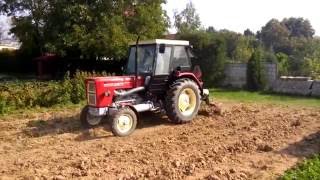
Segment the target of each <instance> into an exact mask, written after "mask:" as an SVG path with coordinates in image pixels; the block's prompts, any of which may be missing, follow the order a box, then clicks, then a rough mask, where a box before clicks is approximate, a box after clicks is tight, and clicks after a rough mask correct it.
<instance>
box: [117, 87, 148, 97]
mask: <svg viewBox="0 0 320 180" xmlns="http://www.w3.org/2000/svg"><path fill="white" fill-rule="evenodd" d="M144 90H145V87H137V88H134V89H131V90H129V91H125V92H119V91H114V93H115V95H116V96H120V97H121V96H129V95H131V94H134V93H137V92H141V91H144Z"/></svg>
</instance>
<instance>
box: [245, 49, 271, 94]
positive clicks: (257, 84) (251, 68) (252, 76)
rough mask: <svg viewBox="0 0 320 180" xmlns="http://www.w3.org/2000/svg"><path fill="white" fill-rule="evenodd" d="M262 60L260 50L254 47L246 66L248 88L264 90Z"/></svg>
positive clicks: (264, 80) (264, 81)
mask: <svg viewBox="0 0 320 180" xmlns="http://www.w3.org/2000/svg"><path fill="white" fill-rule="evenodd" d="M261 61H262V50H261V48H259V47H258V48H256V49H255V51H254V53H253V54H252V57H251V58H250V60H249V62H248V67H247V86H248V89H249V90H253V91H257V90H264V89H265V86H266V79H265V72H264V67H263V65H262V63H261Z"/></svg>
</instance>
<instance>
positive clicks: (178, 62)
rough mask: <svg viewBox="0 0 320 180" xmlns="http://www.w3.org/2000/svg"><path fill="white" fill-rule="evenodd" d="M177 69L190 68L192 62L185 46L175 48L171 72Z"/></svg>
mask: <svg viewBox="0 0 320 180" xmlns="http://www.w3.org/2000/svg"><path fill="white" fill-rule="evenodd" d="M177 67H181V68H183V69H184V68H190V61H189V58H188V54H187V50H186V48H185V47H184V46H175V47H174V51H173V58H172V64H171V70H175V69H176V68H177Z"/></svg>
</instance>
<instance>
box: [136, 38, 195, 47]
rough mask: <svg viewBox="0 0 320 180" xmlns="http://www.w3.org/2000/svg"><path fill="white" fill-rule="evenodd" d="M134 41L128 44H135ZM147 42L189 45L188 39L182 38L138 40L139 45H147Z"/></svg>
mask: <svg viewBox="0 0 320 180" xmlns="http://www.w3.org/2000/svg"><path fill="white" fill-rule="evenodd" d="M135 44H136V43H130V45H135ZM147 44H168V45H181V46H189V45H190V43H189V41H182V40H168V39H154V40H146V41H140V42H139V45H147Z"/></svg>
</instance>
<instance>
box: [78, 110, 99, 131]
mask: <svg viewBox="0 0 320 180" xmlns="http://www.w3.org/2000/svg"><path fill="white" fill-rule="evenodd" d="M102 120H103V117H97V116H93V115H91V114H90V113H89V106H85V107H84V108H83V109H82V111H81V114H80V121H81V125H82V126H83V127H84V128H89V129H90V128H94V127H96V126H98V125H100V123H101V122H102Z"/></svg>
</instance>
